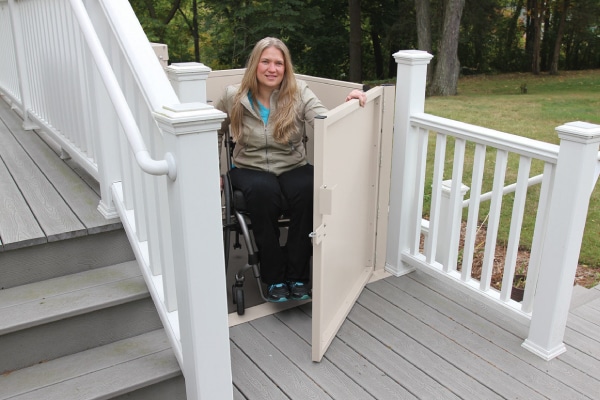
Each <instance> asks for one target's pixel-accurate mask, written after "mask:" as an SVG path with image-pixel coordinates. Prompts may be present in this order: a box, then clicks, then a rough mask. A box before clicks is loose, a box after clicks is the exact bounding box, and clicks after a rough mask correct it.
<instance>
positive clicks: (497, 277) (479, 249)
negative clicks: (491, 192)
mask: <svg viewBox="0 0 600 400" xmlns="http://www.w3.org/2000/svg"><path fill="white" fill-rule="evenodd" d="M465 229H466V222H463V224H462V232H461V239H460V244H459V246H460V247H459V248H460V249H461V250H462V248H463V245H464V243H463V239H464V232H465ZM486 234H487V230H486V225H481V226H480V228H479V230H478V232H477V239H476V242H475V252H474V254H473V265H472V271H471V276H472V277H473V278H474V279H477V280H479V279H480V277H481V266H482V264H483V256H484V252H485V245H484V244H485V237H486ZM422 241H423V238H421V242H422ZM422 245H423V243H421V246H422ZM505 259H506V247H505V246H503V245H501V244H497V245H496V251H495V254H494V263H493V269H492V281H491V285H492V287H494V288H496V289H500V286H501V284H502V274H503V271H504V263H505ZM528 264H529V251H528V250H527V249H520V250H519V252H518V253H517V262H516V272H515V273H516V274H524V275H526V274H527V265H528ZM458 269H459V270H460V262H459V265H458ZM599 282H600V267H598V268H594V267H590V266H587V265H583V264H579V265H578V266H577V272H576V274H575V281H574V284H576V285H580V286H583V287H586V288H591V287H594V286H595V285H597V284H598V283H599Z"/></svg>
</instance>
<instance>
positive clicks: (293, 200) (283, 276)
mask: <svg viewBox="0 0 600 400" xmlns="http://www.w3.org/2000/svg"><path fill="white" fill-rule="evenodd" d="M230 176H231V183H232V185H233V187H234V188H236V189H239V190H241V191H242V192H243V193H244V197H245V200H246V206H247V208H248V211H249V213H250V219H251V221H252V231H253V232H254V239H255V241H256V246H257V247H258V251H259V254H260V271H261V279H262V281H263V282H264V283H266V284H272V283H279V282H284V281H288V280H289V281H304V282H308V281H309V279H310V257H311V255H312V241H311V239H310V237H309V236H308V235H309V233H310V232H312V222H313V181H314V169H313V166H312V165H310V164H306V165H304V166H302V167H298V168H295V169H293V170H291V171H288V172H285V173H283V174H281V175H279V176H275V175H274V174H272V173H269V172H263V171H255V170H250V169H245V168H233V169H232V170H231V171H230ZM282 196H283V197H285V199H286V200H287V203H288V206H289V209H288V212H287V213H288V214H289V218H290V224H289V228H288V238H287V243H286V245H285V248H284V249H282V248H281V246H280V244H279V226H278V224H277V221H278V219H279V217H280V216H281V213H282Z"/></svg>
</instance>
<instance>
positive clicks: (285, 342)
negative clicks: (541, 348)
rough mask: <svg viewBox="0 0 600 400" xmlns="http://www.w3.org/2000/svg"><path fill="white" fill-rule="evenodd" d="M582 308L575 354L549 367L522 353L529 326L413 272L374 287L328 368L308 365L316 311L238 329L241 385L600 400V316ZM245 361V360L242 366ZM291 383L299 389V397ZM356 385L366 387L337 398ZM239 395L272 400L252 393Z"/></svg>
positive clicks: (571, 340)
mask: <svg viewBox="0 0 600 400" xmlns="http://www.w3.org/2000/svg"><path fill="white" fill-rule="evenodd" d="M592 303H593V302H592ZM578 309H579V312H578V313H576V314H574V313H572V314H571V318H570V319H569V326H568V329H567V335H566V338H565V344H566V346H567V349H568V350H567V352H566V353H564V354H562V355H560V356H559V357H557V358H555V359H553V360H551V361H544V360H542V359H540V358H539V357H537V356H535V355H534V354H532V353H530V352H528V351H527V350H525V349H524V348H522V347H521V343H522V342H523V336H522V335H526V334H527V327H524V326H523V325H521V324H519V323H517V322H515V321H514V320H512V319H510V318H508V317H506V316H504V315H502V314H501V313H498V312H496V311H495V310H492V309H489V308H486V307H485V306H484V305H483V304H482V303H479V302H478V301H476V300H474V299H472V298H470V297H468V296H466V295H465V294H464V293H462V292H460V291H456V290H453V289H451V288H448V287H445V286H444V285H443V284H442V283H441V282H440V281H437V280H435V278H433V277H431V276H429V275H427V274H425V273H420V272H413V273H411V274H409V275H406V276H404V277H400V278H394V277H391V278H386V279H385V280H381V281H377V282H374V283H371V284H369V285H368V286H367V288H366V289H365V290H364V291H363V293H362V294H361V296H360V297H359V299H358V302H357V304H356V305H355V306H354V308H353V309H352V311H351V312H350V314H349V315H348V319H347V320H346V322H344V324H343V325H342V327H341V329H340V331H339V332H338V334H337V336H336V338H335V339H334V340H333V342H332V344H331V347H330V348H329V350H328V351H327V352H326V353H325V356H324V359H323V361H322V362H321V363H312V362H308V360H309V357H310V341H311V305H310V304H306V305H304V306H300V307H297V308H292V309H289V310H286V311H283V312H279V313H277V314H275V315H274V316H268V317H263V318H262V319H257V320H255V321H252V322H248V323H243V324H240V325H237V326H236V327H234V328H231V332H232V333H233V334H232V336H231V341H232V346H233V347H234V348H235V353H234V355H233V356H232V365H233V381H234V385H235V386H236V388H238V389H239V388H245V387H246V386H248V385H252V386H253V387H261V385H263V384H264V383H263V381H262V380H263V379H266V380H267V382H268V384H269V385H273V384H275V385H280V384H281V386H280V387H281V390H282V391H283V392H284V393H285V397H277V396H276V395H273V396H274V397H273V398H290V399H306V398H312V397H310V395H307V394H306V393H299V392H298V391H297V385H299V383H298V380H299V379H303V380H305V383H304V385H306V386H307V387H312V388H314V387H315V386H312V385H313V384H314V385H316V387H321V388H323V391H324V392H325V393H326V394H327V395H329V396H331V398H333V399H340V400H341V399H343V400H346V399H369V398H375V399H383V400H387V399H410V398H420V399H453V398H461V399H494V398H506V399H557V400H558V399H567V398H568V399H597V398H598V394H599V393H600V364H599V362H600V359H599V358H598V357H597V355H596V352H597V351H598V350H600V344H599V342H598V335H595V336H594V337H590V336H588V335H586V334H583V333H581V332H580V330H584V329H585V332H586V333H588V334H589V333H590V331H589V329H592V328H593V327H594V326H597V324H598V315H597V314H596V312H593V311H590V310H594V309H593V308H592V307H590V306H587V304H584V305H582V306H580V307H578ZM575 311H577V309H575ZM573 320H575V321H576V322H575V325H576V326H575V327H572V326H570V324H571V323H572V321H573ZM582 327H583V328H582ZM248 346H249V347H248ZM238 353H241V354H243V355H244V356H245V358H244V359H243V363H242V364H241V365H238V362H240V361H239V356H238V355H237V354H238ZM274 355H276V356H274ZM281 363H289V365H282V364H281ZM323 363H325V366H323V365H322V364H323ZM253 371H259V373H258V374H255V373H254V372H253ZM323 371H324V372H323ZM343 375H346V376H347V378H343V377H342V376H343ZM330 377H333V378H330ZM248 379H251V381H250V382H247V380H248ZM286 379H290V380H291V381H293V382H294V384H293V385H292V386H293V390H292V389H291V388H289V387H288V386H287V384H285V383H283V382H284V381H285V380H286ZM346 379H350V381H352V384H351V385H352V386H351V387H353V388H355V387H356V386H355V385H358V386H359V387H360V388H361V389H360V390H358V391H355V389H352V390H351V391H350V394H348V393H346V392H345V391H344V390H339V392H338V391H336V390H338V389H339V387H338V386H339V384H340V383H342V382H344V381H345V380H346ZM323 381H325V382H326V383H327V384H326V385H322V382H323ZM311 382H312V384H311ZM265 393H266V392H265ZM308 393H312V392H308ZM365 393H367V394H365ZM238 394H239V395H242V396H244V397H243V398H246V399H262V398H271V397H269V396H268V395H265V394H264V393H263V392H257V391H248V390H243V389H241V390H239V393H237V392H236V396H237V395H238ZM311 395H313V396H315V398H321V397H320V394H315V393H312V394H311ZM236 398H237V397H236Z"/></svg>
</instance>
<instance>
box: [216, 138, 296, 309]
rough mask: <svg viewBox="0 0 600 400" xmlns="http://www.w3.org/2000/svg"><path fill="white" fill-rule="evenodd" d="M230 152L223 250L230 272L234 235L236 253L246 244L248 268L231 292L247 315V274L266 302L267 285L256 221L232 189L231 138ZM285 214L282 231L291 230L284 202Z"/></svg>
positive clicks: (238, 274) (225, 179)
mask: <svg viewBox="0 0 600 400" xmlns="http://www.w3.org/2000/svg"><path fill="white" fill-rule="evenodd" d="M224 141H225V145H226V151H227V153H226V154H227V172H225V173H224V174H223V175H221V178H222V180H223V198H224V202H223V203H224V204H223V246H224V249H225V268H226V270H227V269H228V268H229V252H230V249H231V235H232V233H235V241H234V243H233V248H234V249H241V248H242V245H241V242H240V236H241V237H242V238H243V240H244V245H245V248H246V252H247V260H246V264H245V265H243V266H242V267H240V268H239V269H238V270H237V271H236V273H235V283H234V284H233V285H232V288H231V297H232V300H233V304H234V305H235V306H236V311H237V314H238V315H244V312H245V299H244V283H245V280H246V273H247V272H248V271H249V270H252V273H253V277H254V279H255V280H256V283H257V285H258V290H259V293H260V296H261V297H262V299H263V300H264V301H265V302H266V301H268V300H267V297H266V295H265V292H264V289H263V284H262V281H261V278H260V255H259V252H258V250H257V247H256V243H255V241H254V236H253V235H252V221H251V219H250V215H249V213H248V211H247V208H246V202H245V199H244V194H243V193H242V191H241V190H236V189H234V188H233V187H232V185H231V180H230V178H229V171H230V169H231V165H232V164H231V157H232V154H233V146H234V143H233V141H232V140H231V138H228V139H225V140H224ZM282 203H283V209H284V211H283V214H282V215H281V217H280V218H279V220H278V225H279V228H280V229H281V228H286V227H288V226H289V218H288V217H287V215H286V211H285V210H286V209H287V201H286V200H285V198H284V199H282Z"/></svg>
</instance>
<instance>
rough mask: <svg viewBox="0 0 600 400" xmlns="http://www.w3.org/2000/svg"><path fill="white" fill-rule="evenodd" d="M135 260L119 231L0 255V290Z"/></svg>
mask: <svg viewBox="0 0 600 400" xmlns="http://www.w3.org/2000/svg"><path fill="white" fill-rule="evenodd" d="M134 258H135V255H134V254H133V251H132V250H131V246H130V245H129V241H128V240H127V235H126V234H125V231H123V230H122V229H120V230H116V231H109V232H104V233H100V234H95V235H88V236H83V237H78V238H74V239H69V240H61V241H58V242H51V243H46V244H43V245H38V246H31V247H25V248H21V249H17V250H9V251H3V252H0V265H1V266H2V268H1V269H0V290H1V289H8V288H11V287H15V286H20V285H25V284H28V283H33V282H39V281H43V280H46V279H51V278H56V277H59V276H64V275H68V274H73V273H77V272H82V271H87V270H90V269H94V268H99V267H105V266H107V265H112V264H119V263H122V262H126V261H131V260H133V259H134Z"/></svg>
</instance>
